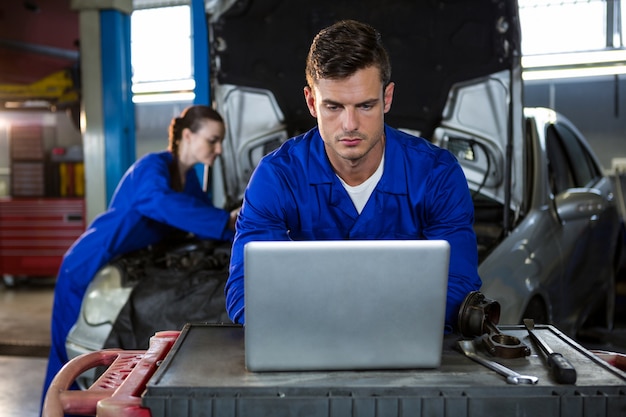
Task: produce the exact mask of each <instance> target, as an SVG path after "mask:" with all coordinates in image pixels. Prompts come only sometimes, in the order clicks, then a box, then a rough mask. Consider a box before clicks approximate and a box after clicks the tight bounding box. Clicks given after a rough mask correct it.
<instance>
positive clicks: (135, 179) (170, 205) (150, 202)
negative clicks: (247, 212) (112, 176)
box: [127, 159, 232, 240]
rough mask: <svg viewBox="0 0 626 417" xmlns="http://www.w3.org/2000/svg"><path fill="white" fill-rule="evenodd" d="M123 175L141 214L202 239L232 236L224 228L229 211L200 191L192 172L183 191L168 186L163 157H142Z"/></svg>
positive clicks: (168, 181)
mask: <svg viewBox="0 0 626 417" xmlns="http://www.w3.org/2000/svg"><path fill="white" fill-rule="evenodd" d="M127 175H130V176H131V181H130V183H131V184H132V188H133V190H132V193H133V204H134V207H135V209H136V210H137V211H138V212H139V213H140V214H141V215H143V216H145V217H148V218H150V219H152V220H155V221H157V222H159V223H164V224H167V225H170V226H172V227H175V228H178V229H181V230H185V231H187V232H190V233H193V234H194V235H196V236H198V237H200V238H202V239H215V240H229V239H230V238H231V237H232V232H231V231H230V230H228V228H227V225H228V220H229V218H230V214H229V213H228V212H227V211H226V210H222V209H219V208H217V207H215V206H214V205H213V204H212V203H211V201H210V200H209V199H208V197H207V196H205V195H203V193H202V189H201V187H200V184H199V181H198V179H197V178H196V177H195V173H194V172H190V173H189V175H187V179H186V181H187V183H186V186H185V190H184V192H176V191H174V190H173V189H172V188H171V186H170V174H169V167H168V165H167V163H165V162H164V161H163V160H156V159H144V160H142V161H141V162H139V163H138V164H136V165H135V166H134V167H133V168H132V170H130V171H129V172H128V174H127Z"/></svg>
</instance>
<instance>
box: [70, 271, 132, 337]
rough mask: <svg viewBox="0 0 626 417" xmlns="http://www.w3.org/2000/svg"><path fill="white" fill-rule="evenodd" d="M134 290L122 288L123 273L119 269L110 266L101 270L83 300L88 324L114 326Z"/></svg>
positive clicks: (84, 313)
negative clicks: (108, 324) (109, 324)
mask: <svg viewBox="0 0 626 417" xmlns="http://www.w3.org/2000/svg"><path fill="white" fill-rule="evenodd" d="M132 290H133V289H132V287H128V288H124V287H122V271H120V269H119V267H117V266H114V265H108V266H105V267H104V268H102V269H100V270H99V271H98V273H97V274H96V276H95V278H94V279H93V281H92V282H91V283H90V284H89V287H87V292H86V294H85V297H84V298H83V306H82V310H83V317H84V319H85V321H86V322H87V324H89V325H91V326H99V325H102V324H105V323H111V324H113V322H114V321H115V319H117V316H118V315H119V313H120V311H121V310H122V307H124V304H126V301H127V300H128V297H129V296H130V293H131V291H132Z"/></svg>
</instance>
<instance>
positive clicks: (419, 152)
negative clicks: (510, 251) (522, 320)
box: [225, 126, 482, 331]
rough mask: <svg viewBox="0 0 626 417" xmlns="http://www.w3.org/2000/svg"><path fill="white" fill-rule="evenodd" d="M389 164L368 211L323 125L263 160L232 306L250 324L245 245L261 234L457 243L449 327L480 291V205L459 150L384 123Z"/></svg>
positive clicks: (245, 223)
mask: <svg viewBox="0 0 626 417" xmlns="http://www.w3.org/2000/svg"><path fill="white" fill-rule="evenodd" d="M385 137H386V143H385V165H384V172H383V176H382V178H381V179H380V181H379V182H378V184H377V185H376V188H375V189H374V192H373V193H372V195H371V196H370V198H369V200H368V202H367V204H366V205H365V207H364V208H363V211H362V212H361V214H358V213H357V211H356V209H355V207H354V205H353V203H352V200H351V199H350V197H349V196H348V193H347V192H346V190H345V189H344V187H343V186H342V184H341V182H340V181H339V178H338V177H337V175H336V174H335V172H334V171H333V169H332V168H331V165H330V163H329V161H328V159H327V157H326V153H325V150H324V144H323V141H322V138H321V136H320V134H319V130H318V129H317V128H314V129H312V130H310V131H309V132H307V133H305V134H303V135H300V136H298V137H296V138H293V139H291V140H289V141H287V142H285V143H284V144H283V145H282V147H281V148H279V149H277V150H276V151H274V152H273V153H271V154H269V155H268V156H266V157H265V158H264V159H262V160H261V162H260V163H259V165H258V167H257V168H256V170H255V172H254V174H253V175H252V177H251V179H250V182H249V184H248V188H247V189H246V193H245V198H244V203H243V206H242V209H241V212H240V213H239V219H238V221H237V228H236V229H237V232H236V234H235V240H234V243H233V249H232V254H231V264H230V276H229V279H228V282H227V284H226V288H225V292H226V309H227V310H228V313H229V316H230V318H231V319H232V320H233V321H234V322H235V323H245V314H244V282H243V280H244V278H243V273H244V264H243V248H244V245H245V244H246V243H247V242H249V241H254V240H290V239H291V240H331V239H332V240H342V239H444V240H447V241H448V242H449V243H450V266H449V278H448V296H447V304H446V319H445V321H446V331H450V330H451V328H452V326H455V325H456V315H457V312H458V309H459V307H460V305H461V303H462V302H463V300H464V299H465V297H466V296H467V294H468V293H469V292H471V291H474V290H478V289H479V288H480V286H481V284H482V283H481V279H480V277H479V276H478V251H477V244H476V235H475V233H474V230H473V221H474V207H473V204H472V199H471V196H470V192H469V188H468V186H467V180H466V178H465V175H464V173H463V170H462V169H461V166H460V165H459V163H458V162H457V160H456V159H455V157H454V156H453V155H452V154H451V153H450V152H448V151H447V150H443V149H441V148H438V147H436V146H434V145H432V144H431V143H429V142H428V141H426V140H425V139H422V138H417V137H415V136H411V135H408V134H406V133H403V132H401V131H399V130H396V129H392V128H390V127H389V126H385Z"/></svg>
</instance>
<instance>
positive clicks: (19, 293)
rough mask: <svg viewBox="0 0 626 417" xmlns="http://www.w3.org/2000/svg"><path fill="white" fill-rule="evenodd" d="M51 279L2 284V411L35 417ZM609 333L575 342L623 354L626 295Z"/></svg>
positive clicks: (46, 337)
mask: <svg viewBox="0 0 626 417" xmlns="http://www.w3.org/2000/svg"><path fill="white" fill-rule="evenodd" d="M53 292H54V279H52V278H50V279H46V278H32V279H30V280H28V281H25V282H19V281H18V282H17V283H16V285H15V286H14V287H11V288H7V287H5V286H3V285H2V284H0V375H2V378H1V379H0V415H2V416H3V417H18V416H19V417H37V416H39V406H40V401H41V394H42V386H43V378H44V374H45V368H46V364H47V354H48V349H49V346H50V335H49V331H50V323H49V321H50V311H51V309H52V296H53ZM616 317H617V318H618V323H617V325H616V329H615V330H614V331H613V332H612V333H610V334H599V335H596V338H595V339H588V340H584V341H583V340H581V341H579V342H580V343H581V344H582V345H583V346H586V347H587V348H589V349H601V350H608V351H612V352H620V353H626V300H625V299H624V298H623V297H621V298H620V301H619V304H618V312H617V314H616Z"/></svg>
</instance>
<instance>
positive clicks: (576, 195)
mask: <svg viewBox="0 0 626 417" xmlns="http://www.w3.org/2000/svg"><path fill="white" fill-rule="evenodd" d="M554 200H555V205H556V212H557V214H558V216H559V218H560V219H561V221H563V222H566V221H571V220H578V219H589V218H591V217H593V216H597V215H599V214H600V213H602V211H603V210H604V209H605V205H606V200H605V199H604V197H603V196H602V193H600V191H599V190H596V189H595V188H570V189H569V190H565V191H563V192H562V193H560V194H558V195H557V196H556V197H555V199H554Z"/></svg>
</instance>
